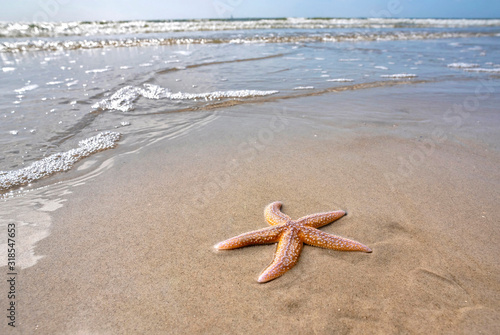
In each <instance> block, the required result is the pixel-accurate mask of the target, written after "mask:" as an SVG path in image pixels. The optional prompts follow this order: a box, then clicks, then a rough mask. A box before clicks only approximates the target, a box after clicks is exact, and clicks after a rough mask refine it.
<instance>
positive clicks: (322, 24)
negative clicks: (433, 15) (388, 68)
mask: <svg viewBox="0 0 500 335" xmlns="http://www.w3.org/2000/svg"><path fill="white" fill-rule="evenodd" d="M498 26H500V19H397V18H366V19H356V18H352V19H340V18H312V19H310V18H282V19H242V20H169V21H91V22H89V21H86V22H76V21H75V22H40V23H35V22H31V23H28V22H0V37H6V38H22V37H58V36H97V35H122V34H150V33H173V32H192V31H222V30H249V29H335V28H465V27H498Z"/></svg>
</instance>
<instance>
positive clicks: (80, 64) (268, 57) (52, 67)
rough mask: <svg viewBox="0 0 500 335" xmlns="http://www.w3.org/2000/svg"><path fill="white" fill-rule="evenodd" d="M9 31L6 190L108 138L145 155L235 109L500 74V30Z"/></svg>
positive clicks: (226, 26)
mask: <svg viewBox="0 0 500 335" xmlns="http://www.w3.org/2000/svg"><path fill="white" fill-rule="evenodd" d="M0 33H1V34H0V36H2V37H0V58H1V66H0V68H1V71H0V76H1V77H2V80H1V81H0V92H1V93H2V94H0V106H1V107H0V119H1V120H2V121H1V122H0V147H1V148H2V150H1V153H0V171H4V172H0V178H2V179H3V181H4V183H3V185H9V186H8V187H7V186H6V187H3V188H0V191H1V192H5V191H9V190H11V189H12V188H13V187H14V188H15V187H17V186H19V184H22V182H20V183H16V182H14V181H12V180H10V177H9V175H12V172H16V171H19V170H21V169H24V168H26V167H28V166H30V165H31V164H33V163H35V162H39V161H40V160H42V159H43V158H45V157H49V156H51V155H54V154H56V153H64V152H68V151H70V150H72V149H75V148H77V147H78V142H79V141H81V140H85V139H88V138H91V137H92V136H95V135H97V134H100V133H102V132H106V131H117V132H120V133H121V134H122V135H123V137H122V140H121V141H119V142H118V144H122V145H124V144H125V143H130V144H131V143H133V144H134V147H140V146H141V145H146V144H147V143H150V142H152V141H156V140H158V139H159V138H163V137H165V136H173V134H179V133H188V132H189V131H190V129H191V128H192V127H193V126H195V125H197V124H205V123H206V122H209V121H210V120H212V119H213V118H214V117H215V116H216V111H217V110H220V109H226V108H229V107H230V106H232V105H234V104H240V103H248V102H250V103H261V104H265V103H268V102H271V101H276V100H277V99H285V98H286V99H290V98H293V97H299V96H304V95H316V94H323V93H327V92H332V91H336V90H337V91H338V92H340V91H343V90H344V89H347V90H355V89H375V88H383V87H384V86H391V85H393V84H394V82H395V81H397V82H400V81H405V82H407V81H410V82H433V81H446V82H447V83H449V86H450V91H453V90H454V86H455V83H457V82H460V81H463V80H470V79H492V78H493V79H495V78H497V76H498V75H499V74H500V57H499V56H498V54H499V53H498V49H499V47H500V44H499V38H500V21H499V20H396V19H366V20H358V19H356V20H354V19H353V20H338V19H331V20H326V19H324V20H311V19H287V20H236V21H226V20H221V21H206V20H205V21H204V20H195V21H165V22H163V21H160V22H142V21H140V22H139V21H138V22H118V23H115V22H90V23H47V24H37V25H25V24H21V23H2V24H1V26H0ZM430 94H432V92H430ZM58 164H61V162H58ZM49 169H50V167H49ZM64 170H65V169H60V171H64ZM9 171H10V174H8V173H7V172H9ZM54 172H56V169H54ZM32 181H34V180H30V182H32ZM25 182H26V181H25ZM0 185H2V183H0Z"/></svg>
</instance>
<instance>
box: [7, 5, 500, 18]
mask: <svg viewBox="0 0 500 335" xmlns="http://www.w3.org/2000/svg"><path fill="white" fill-rule="evenodd" d="M231 16H233V17H235V18H241V17H439V18H500V0H180V1H174V0H163V1H161V0H156V1H154V0H140V1H137V0H0V20H1V21H20V20H22V21H73V20H89V21H90V20H134V19H146V20H153V19H187V18H229V17H231Z"/></svg>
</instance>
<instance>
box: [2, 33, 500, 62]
mask: <svg viewBox="0 0 500 335" xmlns="http://www.w3.org/2000/svg"><path fill="white" fill-rule="evenodd" d="M498 35H499V34H498V33H497V32H482V33H474V32H376V33H372V32H371V33H360V32H356V33H339V34H330V33H325V34H292V35H284V36H277V35H276V34H274V33H269V34H267V35H262V34H258V35H255V36H249V37H242V38H230V37H226V38H223V37H221V38H123V39H96V40H87V39H84V40H47V39H39V40H26V41H14V42H7V41H5V42H0V52H9V53H17V52H26V51H58V50H77V49H98V48H110V47H140V46H162V45H189V44H225V43H226V44H251V43H312V42H367V41H406V40H428V39H442V38H476V37H491V36H498ZM344 61H345V60H344Z"/></svg>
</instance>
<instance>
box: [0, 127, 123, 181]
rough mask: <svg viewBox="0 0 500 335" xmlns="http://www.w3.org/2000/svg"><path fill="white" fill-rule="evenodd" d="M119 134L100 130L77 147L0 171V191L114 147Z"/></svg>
mask: <svg viewBox="0 0 500 335" xmlns="http://www.w3.org/2000/svg"><path fill="white" fill-rule="evenodd" d="M120 136H121V134H120V133H116V132H102V133H99V134H98V135H96V136H93V137H90V138H87V139H85V140H82V141H80V142H79V143H78V148H74V149H71V150H69V151H66V152H59V153H56V154H53V155H50V156H49V157H46V158H43V159H41V160H39V161H36V162H34V163H33V164H31V165H30V166H27V167H25V168H22V169H19V170H13V171H0V191H4V190H7V189H9V188H12V187H15V186H20V185H24V184H28V183H31V182H33V181H36V180H39V179H41V178H43V177H46V176H50V175H52V174H54V173H56V172H63V171H68V170H69V169H71V167H72V166H73V165H74V164H75V163H76V162H78V161H79V160H80V159H82V158H85V157H88V156H90V155H92V154H94V153H96V152H99V151H102V150H106V149H110V148H113V147H115V146H116V142H117V141H118V140H119V139H120Z"/></svg>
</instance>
